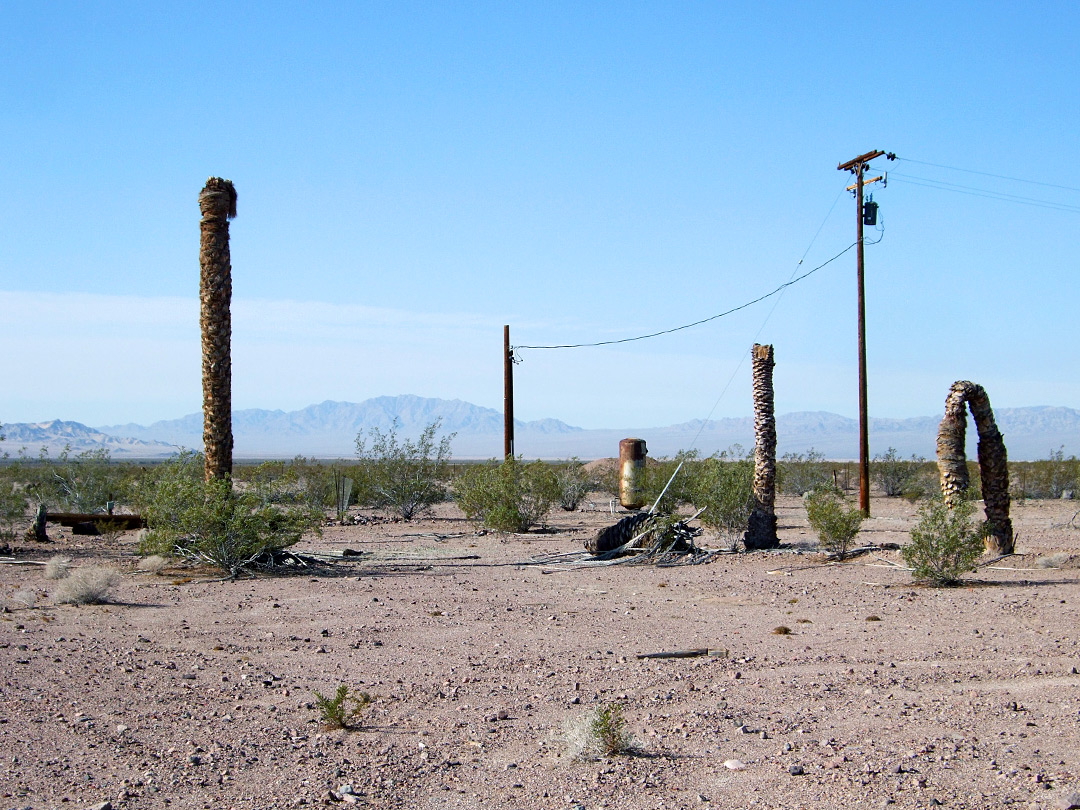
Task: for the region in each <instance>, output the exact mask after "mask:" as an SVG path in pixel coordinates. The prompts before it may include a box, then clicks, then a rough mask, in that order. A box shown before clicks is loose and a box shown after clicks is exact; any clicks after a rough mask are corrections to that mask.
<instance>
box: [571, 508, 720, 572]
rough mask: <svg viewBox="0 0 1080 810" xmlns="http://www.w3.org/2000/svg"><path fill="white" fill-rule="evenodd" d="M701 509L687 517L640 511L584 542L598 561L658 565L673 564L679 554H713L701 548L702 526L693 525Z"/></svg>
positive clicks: (696, 555) (697, 555) (709, 555)
mask: <svg viewBox="0 0 1080 810" xmlns="http://www.w3.org/2000/svg"><path fill="white" fill-rule="evenodd" d="M700 514H701V512H698V513H697V514H695V515H693V516H691V517H690V518H688V519H686V520H681V519H679V518H678V517H675V516H672V515H656V514H650V513H648V512H638V513H636V514H633V515H628V516H627V517H625V518H623V519H622V520H620V521H619V522H618V523H616V524H615V525H614V526H608V527H607V528H605V529H601V530H600V531H599V532H597V533H596V534H595V535H594V536H593V537H591V538H589V539H588V540H586V541H585V549H586V550H587V551H588V552H589V553H590V554H593V555H594V556H595V557H596V558H597V559H599V560H605V561H610V560H614V559H615V558H616V557H631V556H632V557H633V558H634V559H635V561H640V562H652V563H655V564H658V565H662V564H671V563H674V562H675V561H676V560H677V559H678V558H680V557H691V558H700V557H701V556H703V555H704V556H708V557H709V558H710V559H711V557H712V554H713V553H712V552H708V551H705V550H703V549H700V548H698V547H697V546H696V545H695V544H694V538H695V537H697V536H698V535H700V534H701V529H700V528H695V527H692V526H690V525H689V524H690V521H692V520H694V519H695V518H696V517H697V516H698V515H700Z"/></svg>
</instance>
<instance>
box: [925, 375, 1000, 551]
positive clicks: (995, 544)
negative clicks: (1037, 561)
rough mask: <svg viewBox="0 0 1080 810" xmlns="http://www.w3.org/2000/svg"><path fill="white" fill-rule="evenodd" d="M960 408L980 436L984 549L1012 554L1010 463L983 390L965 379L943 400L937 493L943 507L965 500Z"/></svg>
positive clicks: (964, 425)
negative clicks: (939, 478)
mask: <svg viewBox="0 0 1080 810" xmlns="http://www.w3.org/2000/svg"><path fill="white" fill-rule="evenodd" d="M965 405H966V406H968V407H969V408H970V409H971V417H972V419H974V420H975V427H976V429H977V430H978V431H979V476H980V478H981V480H982V495H983V503H984V505H985V508H986V523H987V528H988V530H989V533H988V534H987V537H986V550H987V551H989V552H990V553H991V554H997V555H1002V554H1012V553H1013V550H1014V538H1013V527H1012V521H1011V520H1010V519H1009V460H1008V456H1007V454H1006V452H1005V442H1004V441H1003V439H1002V436H1001V431H999V430H998V427H997V423H996V422H995V421H994V410H993V408H991V407H990V398H989V397H988V396H987V395H986V391H985V390H984V389H983V387H982V386H981V385H976V384H975V383H973V382H969V381H967V380H959V381H957V382H955V383H953V385H952V388H950V389H949V395H948V397H946V399H945V417H944V418H943V419H942V420H941V426H940V427H939V428H938V439H937V457H938V471H939V472H940V474H941V494H942V496H943V497H944V498H945V503H946V504H948V505H949V506H950V507H953V506H955V505H956V504H957V503H959V502H960V501H961V500H962V499H963V498H964V497H965V496H964V490H966V489H967V488H968V483H969V480H968V469H967V455H966V453H965V450H964V444H965V440H966V438H967V414H966V413H965V408H964V406H965Z"/></svg>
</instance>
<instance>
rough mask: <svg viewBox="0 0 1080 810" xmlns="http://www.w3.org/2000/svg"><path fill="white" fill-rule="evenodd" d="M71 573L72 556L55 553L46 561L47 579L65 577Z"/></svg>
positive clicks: (45, 575) (43, 573) (43, 574)
mask: <svg viewBox="0 0 1080 810" xmlns="http://www.w3.org/2000/svg"><path fill="white" fill-rule="evenodd" d="M70 573H71V557H65V556H63V555H62V554H55V555H53V556H52V557H50V558H49V559H48V560H47V561H46V562H45V570H44V571H43V572H42V576H44V577H45V579H63V578H64V577H66V576H67V575H68V574H70Z"/></svg>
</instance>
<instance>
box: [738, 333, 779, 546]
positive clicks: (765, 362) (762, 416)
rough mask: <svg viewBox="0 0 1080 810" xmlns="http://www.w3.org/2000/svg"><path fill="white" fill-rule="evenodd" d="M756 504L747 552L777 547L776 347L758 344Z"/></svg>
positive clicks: (746, 539)
mask: <svg viewBox="0 0 1080 810" xmlns="http://www.w3.org/2000/svg"><path fill="white" fill-rule="evenodd" d="M753 364H754V369H753V370H754V435H755V441H754V493H753V498H754V505H753V510H752V511H751V512H750V520H749V521H748V526H747V530H746V534H745V536H744V537H743V542H744V543H745V544H746V548H747V549H751V550H754V549H761V548H776V547H777V546H778V545H780V539H779V538H778V537H777V536H776V415H775V413H774V410H773V377H772V374H773V367H774V366H775V365H776V362H775V360H774V359H773V347H772V346H761V345H759V344H757V343H755V344H754V349H753Z"/></svg>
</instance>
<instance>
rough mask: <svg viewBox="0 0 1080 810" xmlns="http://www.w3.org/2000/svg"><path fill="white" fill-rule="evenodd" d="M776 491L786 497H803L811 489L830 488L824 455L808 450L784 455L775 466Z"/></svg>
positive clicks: (830, 477) (829, 478)
mask: <svg viewBox="0 0 1080 810" xmlns="http://www.w3.org/2000/svg"><path fill="white" fill-rule="evenodd" d="M776 472H777V489H779V490H780V491H781V492H784V493H787V494H788V495H805V494H806V493H807V492H809V491H810V490H812V489H821V488H822V487H831V486H832V475H831V474H830V472H829V470H828V468H827V465H826V464H825V454H824V453H818V452H816V451H815V450H814V448H812V447H811V448H810V449H809V450H808V451H807V453H806V455H805V456H804V455H803V454H802V453H784V455H782V456H781V457H780V463H779V464H778V465H777V470H776Z"/></svg>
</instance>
